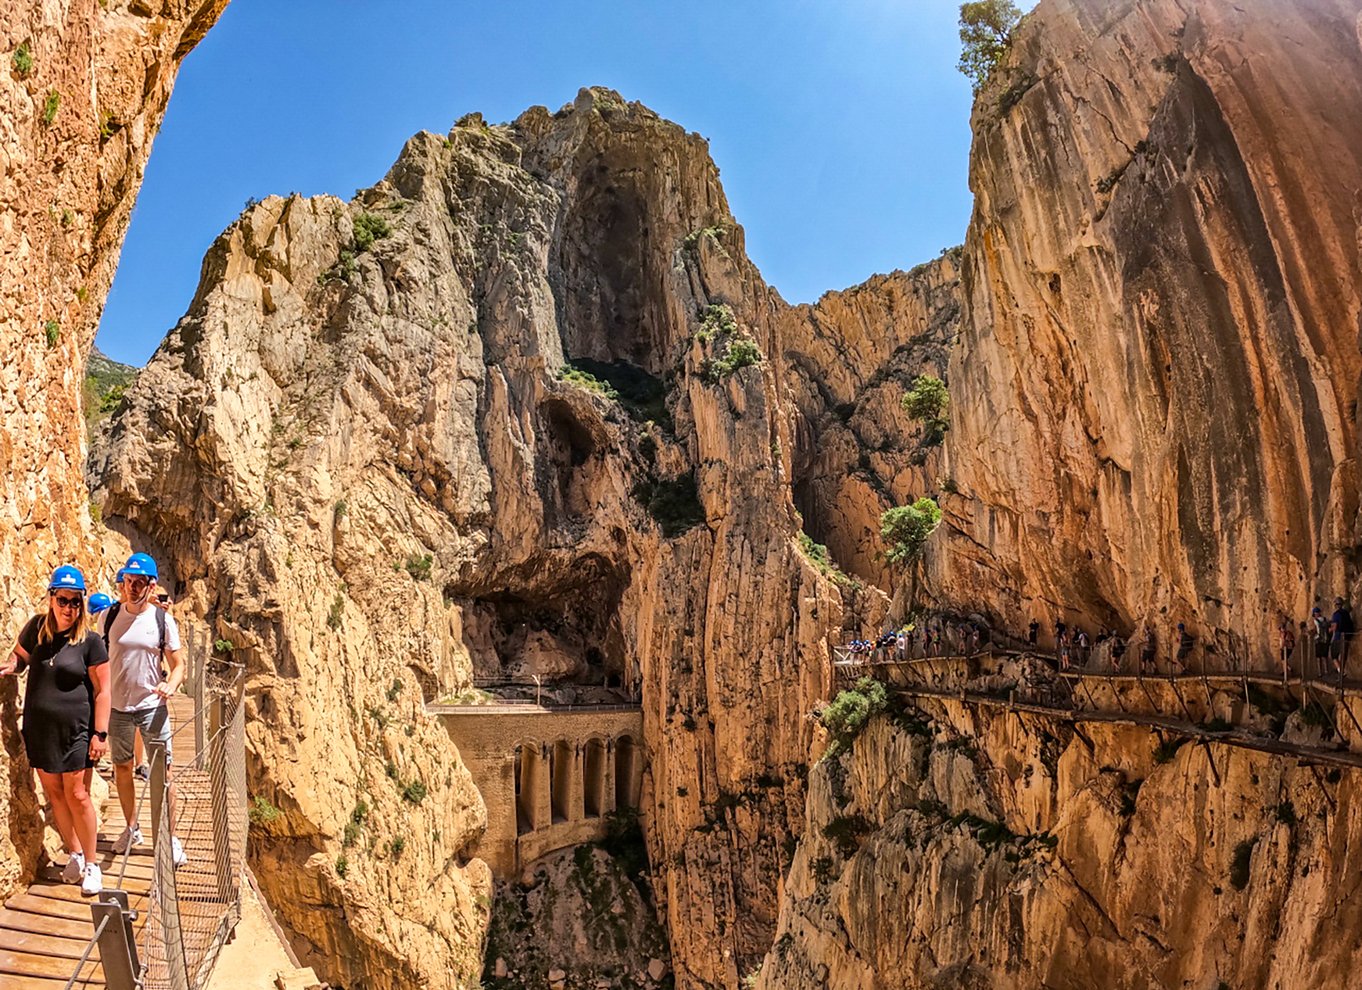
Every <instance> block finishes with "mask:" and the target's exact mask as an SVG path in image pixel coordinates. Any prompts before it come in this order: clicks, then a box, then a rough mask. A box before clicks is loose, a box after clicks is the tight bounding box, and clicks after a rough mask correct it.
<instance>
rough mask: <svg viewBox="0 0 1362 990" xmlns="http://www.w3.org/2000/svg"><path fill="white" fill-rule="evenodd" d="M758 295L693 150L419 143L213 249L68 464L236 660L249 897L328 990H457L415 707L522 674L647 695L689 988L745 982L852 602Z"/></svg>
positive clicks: (509, 140)
mask: <svg viewBox="0 0 1362 990" xmlns="http://www.w3.org/2000/svg"><path fill="white" fill-rule="evenodd" d="M380 221H381V222H380ZM366 228H367V229H372V230H377V231H379V236H377V237H376V238H375V239H374V240H373V242H372V244H364V243H361V241H356V240H355V237H356V234H355V231H356V230H357V229H359V230H363V229H366ZM385 231H386V232H385ZM720 305H722V306H725V307H727V309H717V308H711V307H718V306H720ZM784 309H785V307H784V305H783V304H782V303H781V302H780V301H779V299H778V298H777V297H776V296H775V295H774V294H773V293H772V292H770V291H769V290H768V289H767V288H766V287H765V285H764V284H763V283H762V281H761V279H760V277H759V276H758V274H757V273H756V271H755V269H754V268H753V267H752V265H751V264H750V262H748V261H747V259H746V257H745V255H744V253H743V242H742V230H741V228H740V227H738V226H737V225H736V224H735V223H734V222H733V220H732V218H731V217H730V216H729V215H728V208H727V203H726V201H725V199H724V195H723V192H722V189H721V188H720V186H719V183H718V176H717V170H716V169H715V167H714V165H713V163H712V162H711V161H710V158H709V155H708V151H707V149H706V146H705V143H704V141H703V140H702V139H701V138H699V137H698V136H697V135H694V134H688V133H686V132H685V131H683V130H682V129H681V128H679V127H677V126H676V125H674V124H671V123H668V122H666V121H663V120H661V119H659V118H658V117H657V116H656V115H655V114H653V113H652V112H651V111H649V110H647V109H646V108H644V107H642V106H640V105H638V104H626V103H625V102H624V101H623V100H622V99H621V98H620V97H619V96H618V95H617V94H614V93H611V92H609V91H605V90H583V91H582V93H581V94H580V96H579V97H578V99H577V100H576V101H575V102H574V103H572V104H570V105H568V106H566V107H563V108H562V109H561V110H559V111H558V112H557V113H550V112H549V111H547V110H545V109H543V108H534V109H531V110H529V111H527V112H526V113H524V114H523V115H521V116H520V117H519V118H518V119H517V120H516V121H515V122H513V123H512V124H509V125H504V126H498V127H489V126H487V125H486V124H485V123H484V122H483V121H482V119H481V118H480V117H479V116H477V115H473V116H471V117H468V118H465V119H464V120H462V121H461V122H460V123H459V125H457V126H456V127H455V128H453V129H452V130H451V131H450V132H449V134H448V135H439V136H437V135H433V134H428V133H422V134H418V135H416V136H415V137H413V138H412V139H411V140H410V141H409V142H408V144H407V146H406V148H405V149H404V150H403V151H402V154H401V155H400V157H399V158H398V160H397V162H396V163H395V164H394V166H393V168H392V169H391V171H390V172H389V174H388V175H387V177H386V178H385V179H383V181H381V182H380V183H378V184H377V185H375V186H374V187H372V188H370V189H367V190H364V191H362V192H361V193H360V194H359V196H358V197H357V198H356V200H355V201H353V202H351V203H344V202H341V201H340V200H337V199H333V198H330V197H318V198H313V199H304V198H301V197H292V198H289V199H280V198H278V197H271V198H269V199H266V200H265V201H264V202H262V203H260V204H258V205H256V206H253V207H252V208H250V209H248V210H247V211H246V212H245V213H244V214H243V215H242V217H241V218H240V219H239V220H238V221H237V222H236V223H235V224H233V225H232V227H230V228H229V229H228V230H227V231H226V232H224V233H223V234H222V236H221V237H220V238H219V239H218V241H217V243H216V244H214V246H213V247H212V249H211V250H210V251H209V253H208V256H207V258H206V259H205V263H204V277H203V282H202V284H201V286H200V289H199V292H198V293H197V295H196V301H195V303H194V306H193V308H191V310H190V311H189V313H187V314H186V316H185V317H184V318H183V319H182V320H181V321H180V323H179V325H178V326H177V327H176V328H175V330H174V331H173V332H172V333H171V334H170V336H169V337H168V338H167V340H166V342H165V343H164V344H163V345H162V347H161V348H160V350H159V351H158V352H157V355H156V356H155V357H154V358H153V360H152V361H151V363H150V364H149V365H148V367H147V369H146V370H145V371H144V372H143V373H142V375H141V376H140V377H139V379H138V382H137V383H136V385H135V386H133V387H132V388H131V389H130V390H129V392H128V402H127V407H126V409H125V410H124V411H123V412H122V413H121V414H120V415H119V416H118V417H117V418H116V419H115V420H114V421H113V423H112V425H111V429H110V432H109V441H108V444H107V446H106V447H104V448H103V449H102V450H101V451H99V452H98V454H97V456H96V458H95V459H94V461H95V463H94V473H95V474H96V475H97V476H98V477H100V478H101V479H102V489H101V491H100V492H99V494H98V497H99V499H100V501H101V504H102V508H103V512H104V516H105V518H106V519H108V520H110V521H111V522H112V523H113V524H114V525H115V526H117V527H119V528H124V527H127V528H129V531H130V532H134V533H136V534H137V541H138V542H139V545H144V546H149V547H153V548H155V549H156V551H157V552H158V553H159V555H160V556H159V558H158V559H160V560H163V561H164V562H165V569H166V571H167V573H168V575H169V579H170V580H172V581H173V582H175V583H176V584H177V586H178V587H179V589H180V594H179V595H178V596H177V600H178V601H179V602H180V603H181V607H182V608H184V609H186V610H187V611H188V612H189V613H191V614H192V615H193V616H195V617H196V619H197V620H198V621H205V622H207V623H209V624H211V626H212V633H211V635H212V636H213V638H215V639H218V638H221V639H229V640H231V643H232V645H233V647H234V652H233V655H234V656H235V657H237V658H238V659H241V660H243V661H244V662H245V663H246V664H247V667H248V671H249V676H250V688H249V702H248V704H249V705H250V709H249V711H250V719H249V722H248V725H249V729H248V746H249V754H250V755H249V762H250V776H251V785H252V790H253V793H255V794H257V795H259V796H260V797H262V798H263V799H264V800H267V801H269V802H270V804H272V805H273V806H274V807H276V808H278V809H279V810H280V811H281V812H282V814H281V815H280V816H279V817H278V818H275V819H273V820H272V821H270V822H268V823H265V824H264V825H263V827H262V828H260V829H258V830H257V833H256V837H255V840H254V842H253V845H252V850H253V856H254V859H255V862H256V865H257V875H258V876H259V877H260V879H261V883H262V886H263V888H264V890H265V892H266V893H267V895H268V896H269V897H270V900H271V903H272V904H273V906H274V908H275V910H276V911H277V913H278V914H279V916H280V918H281V920H282V921H283V922H284V923H285V924H286V925H287V926H289V927H290V928H291V929H292V930H293V931H294V932H295V933H297V935H298V936H299V939H298V941H299V945H300V954H301V955H303V957H304V958H303V961H304V963H305V964H306V965H312V966H315V968H316V969H317V971H318V973H319V974H321V975H323V977H324V978H326V979H328V980H331V981H333V982H338V983H342V984H345V985H350V984H352V983H357V982H363V983H364V984H365V985H366V986H371V987H380V988H393V990H396V988H398V987H406V986H412V985H415V984H417V983H421V984H424V985H428V986H431V987H437V988H444V987H449V988H452V987H455V986H459V985H462V983H463V982H466V981H468V980H470V979H472V978H475V977H476V976H477V975H478V974H479V970H480V968H481V960H480V955H481V950H482V938H483V935H484V932H485V925H486V915H485V905H486V903H487V901H486V896H487V894H488V893H489V876H488V872H487V870H486V867H485V866H484V865H483V864H482V862H481V860H479V859H477V858H476V853H477V841H478V837H479V835H480V833H481V830H482V828H483V822H484V818H485V811H484V809H483V807H482V802H481V799H480V797H479V795H478V793H477V792H476V790H475V789H474V787H473V785H472V782H471V779H470V778H469V776H468V774H467V772H466V770H465V768H464V767H463V765H462V763H461V762H460V759H459V755H458V753H457V752H456V751H455V750H454V749H453V747H451V746H450V744H449V742H448V739H447V737H446V736H445V735H444V733H443V732H442V731H441V730H440V728H439V726H438V725H437V724H436V723H435V722H434V720H432V719H429V718H427V717H426V716H425V714H424V712H423V711H422V708H421V702H422V701H423V700H425V701H431V700H435V699H437V698H440V697H443V696H446V695H451V694H458V693H459V692H461V691H463V690H464V689H465V688H467V686H468V685H469V681H470V677H471V676H472V675H475V674H476V675H486V676H498V675H505V674H507V673H511V672H520V673H524V672H525V671H527V670H528V671H533V670H537V669H541V668H542V669H545V670H547V669H548V668H550V667H551V668H553V669H554V670H558V671H560V672H567V673H570V674H572V676H574V677H579V678H587V679H592V678H594V679H596V680H603V679H607V678H608V679H609V680H611V681H619V682H621V683H622V684H623V685H625V686H626V687H628V688H629V689H631V690H632V691H634V692H636V693H637V694H638V695H639V696H640V697H641V703H642V706H643V712H644V714H643V722H644V735H645V742H646V748H647V767H648V769H647V773H646V776H645V780H644V788H643V789H644V795H643V806H642V809H641V811H642V818H643V822H644V826H645V831H646V835H647V840H648V846H649V852H650V856H651V862H652V870H651V873H652V896H653V899H654V901H655V902H656V903H657V905H658V906H659V909H660V911H661V913H662V917H663V919H664V920H665V922H666V924H667V928H668V931H669V933H670V937H671V942H672V946H671V949H672V951H671V965H672V967H673V968H674V970H675V972H676V978H677V984H678V986H682V987H703V986H725V987H736V986H737V984H738V981H739V979H740V978H741V976H742V975H743V974H744V973H745V972H747V971H748V970H749V969H750V968H751V967H752V966H754V965H755V964H756V962H757V961H759V960H760V958H761V956H762V954H763V953H764V952H765V951H766V949H767V947H768V946H769V944H770V939H771V935H772V932H773V931H774V923H775V910H776V893H777V889H778V887H779V883H780V878H781V876H782V875H783V873H784V871H785V870H786V869H787V868H788V866H789V863H790V855H791V849H792V847H793V841H794V838H795V836H796V835H797V833H798V830H799V828H800V824H801V822H802V818H803V795H804V784H803V781H804V778H805V774H806V768H807V762H808V754H809V752H810V748H811V744H812V736H813V727H812V724H811V723H810V722H809V721H808V720H807V719H806V718H805V716H806V714H807V712H808V711H809V710H810V709H811V708H812V706H813V704H814V703H815V701H816V700H817V699H818V698H819V697H821V696H822V695H823V694H824V693H826V690H827V678H828V667H827V661H828V655H829V645H830V640H833V639H835V638H837V637H838V636H840V633H839V632H838V631H837V630H838V629H839V626H840V623H841V617H842V605H841V597H840V594H839V592H838V591H837V589H836V587H835V586H834V585H833V583H832V582H831V581H830V580H829V579H828V578H826V577H824V576H822V575H821V574H820V573H819V571H818V569H817V568H816V567H815V566H814V565H813V564H811V563H810V562H809V561H808V560H807V559H806V558H805V556H804V554H803V553H802V552H801V550H800V548H799V544H798V542H797V539H796V535H797V533H798V530H799V524H798V520H797V516H796V513H795V510H794V504H793V501H792V498H791V494H790V479H789V475H788V473H787V472H788V466H787V463H786V461H785V458H784V456H783V452H782V437H785V436H787V435H788V434H787V432H786V431H787V424H788V423H789V422H790V421H791V419H792V417H793V416H794V412H793V408H792V406H791V405H790V401H789V399H788V397H787V396H786V395H785V393H784V391H783V390H782V389H781V388H780V386H779V377H780V369H779V366H778V365H777V364H776V363H775V362H773V361H772V360H770V359H769V358H767V357H766V355H771V354H773V353H776V351H777V339H778V336H777V323H778V317H779V315H780V314H781V313H782V312H783V311H784ZM741 338H750V339H751V340H752V341H753V342H755V344H756V345H757V347H758V348H759V350H760V355H758V359H757V360H755V362H754V363H749V364H746V365H743V363H742V362H741V361H736V360H735V361H733V362H732V367H729V366H726V365H724V364H723V359H724V358H725V357H726V356H728V355H729V354H730V345H731V344H732V343H733V342H734V341H735V340H738V341H740V340H741ZM740 352H741V347H740V348H739V349H738V351H736V352H734V353H735V354H736V353H740ZM565 358H571V359H574V360H578V361H582V360H586V361H597V362H605V363H607V364H609V363H610V362H627V364H628V368H627V369H626V368H623V366H621V365H615V366H614V368H613V369H610V368H606V369H605V370H602V367H601V366H600V365H593V366H592V367H594V368H595V370H596V372H597V373H599V374H600V375H601V376H606V377H609V376H611V375H614V376H615V377H616V380H617V385H618V387H619V389H620V392H621V393H622V396H621V398H619V399H615V398H610V397H608V396H607V395H605V394H602V392H601V391H600V390H599V389H596V388H592V387H590V383H589V381H588V382H585V383H583V381H584V380H583V379H580V378H578V379H576V380H574V379H571V378H563V377H561V375H560V371H561V370H562V369H563V368H564V361H565ZM631 386H641V387H642V389H643V392H645V393H646V392H648V391H649V390H652V394H651V396H649V395H646V394H643V395H641V394H638V393H636V392H632V391H630V389H631ZM689 479H693V483H692V482H691V481H690V480H689ZM860 597H862V598H865V599H867V600H871V599H873V598H874V597H875V596H873V595H871V594H870V593H868V592H862V593H861V595H860ZM882 597H883V596H880V598H881V600H882ZM879 608H880V610H881V611H882V609H883V605H882V604H881V605H880V606H879ZM516 742H517V740H508V746H513V745H515V743H516ZM412 780H420V781H421V782H423V783H424V784H425V785H426V788H427V793H426V795H425V796H424V798H423V799H422V800H421V801H420V802H419V804H418V803H414V802H413V801H411V800H410V798H409V796H407V797H404V794H403V789H404V787H405V786H406V785H407V784H408V783H409V782H410V781H412ZM360 802H363V805H364V808H363V813H362V814H360V815H359V816H358V819H359V820H358V821H357V818H356V810H355V809H356V808H357V807H358V806H359V804H360ZM348 826H349V827H348ZM355 826H358V827H355ZM397 837H403V838H405V843H404V844H403V846H402V848H401V851H400V853H394V852H393V847H392V842H393V840H394V839H395V838H397ZM341 857H344V864H343V865H344V870H343V873H344V875H343V876H341V875H340V873H341V872H342V871H340V870H338V869H337V863H338V860H340V858H341ZM647 963H648V960H642V961H641V962H640V966H641V967H642V966H646V965H647Z"/></svg>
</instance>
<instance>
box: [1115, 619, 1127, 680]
mask: <svg viewBox="0 0 1362 990" xmlns="http://www.w3.org/2000/svg"><path fill="white" fill-rule="evenodd" d="M1125 655H1126V641H1125V640H1123V639H1122V638H1121V637H1120V636H1118V635H1116V630H1114V629H1113V630H1112V633H1111V671H1112V673H1113V674H1119V673H1120V672H1121V659H1122V658H1123V657H1124V656H1125Z"/></svg>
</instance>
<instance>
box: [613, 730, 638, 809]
mask: <svg viewBox="0 0 1362 990" xmlns="http://www.w3.org/2000/svg"><path fill="white" fill-rule="evenodd" d="M638 768H639V751H638V744H637V743H635V742H634V737H633V736H628V735H625V736H620V737H619V738H618V739H616V740H615V807H616V808H637V807H638V781H637V778H638Z"/></svg>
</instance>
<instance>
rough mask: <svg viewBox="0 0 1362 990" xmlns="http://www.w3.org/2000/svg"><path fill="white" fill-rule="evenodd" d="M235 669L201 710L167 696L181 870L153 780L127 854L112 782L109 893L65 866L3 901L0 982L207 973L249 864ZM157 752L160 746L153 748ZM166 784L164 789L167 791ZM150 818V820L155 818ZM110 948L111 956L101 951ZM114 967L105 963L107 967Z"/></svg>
mask: <svg viewBox="0 0 1362 990" xmlns="http://www.w3.org/2000/svg"><path fill="white" fill-rule="evenodd" d="M241 681H242V678H241V677H240V676H239V675H238V676H237V677H236V682H235V684H234V685H232V686H231V689H230V690H223V689H222V686H221V685H219V686H218V687H219V690H218V691H215V692H213V693H212V696H211V697H209V698H207V699H206V700H204V703H203V704H201V705H199V706H197V707H196V703H195V701H194V699H192V698H190V697H188V696H185V695H177V696H175V697H174V698H172V699H171V700H170V702H169V707H170V714H171V719H172V727H173V732H174V736H173V743H172V745H173V748H174V750H175V755H176V762H177V768H176V771H175V774H174V783H175V792H176V797H177V808H178V815H177V821H176V829H175V831H176V835H177V837H178V838H179V839H180V841H181V843H182V844H183V846H184V850H185V853H186V855H187V857H188V862H187V863H185V865H183V866H181V867H180V868H179V869H175V868H174V867H173V865H172V864H171V861H170V850H169V843H168V842H164V843H156V842H155V840H154V838H153V836H155V835H156V832H157V828H156V825H157V823H158V822H159V824H160V825H161V828H162V835H166V834H168V833H166V832H165V831H164V828H165V822H164V819H163V818H162V817H161V813H162V808H163V805H164V800H163V799H160V800H158V799H157V798H156V790H155V788H156V786H157V785H160V786H162V787H163V786H164V782H163V777H162V775H161V774H159V773H155V774H153V776H152V780H151V781H141V780H137V781H136V789H137V798H136V808H137V812H138V814H137V817H138V820H139V822H140V824H141V825H142V827H143V832H144V834H145V835H146V837H147V841H146V842H145V843H144V844H143V845H141V846H139V847H136V848H134V849H131V850H129V851H128V852H127V853H125V854H116V853H114V851H113V843H114V842H115V840H116V839H117V838H118V836H119V835H120V834H121V833H122V831H123V828H124V826H125V824H126V821H125V819H124V817H123V812H122V809H121V807H120V805H119V802H118V798H117V794H116V792H115V789H114V785H113V781H112V771H111V769H108V768H102V769H101V770H100V771H99V773H100V776H101V777H103V778H104V779H105V781H106V782H108V785H109V794H108V798H107V800H106V801H105V802H104V805H103V807H102V808H101V809H100V823H99V845H98V851H99V865H100V868H101V870H102V871H103V873H104V891H103V892H102V893H101V894H100V895H99V896H97V897H84V896H82V894H81V890H80V886H79V885H78V884H65V883H62V882H61V881H60V880H59V879H58V878H57V874H58V873H59V868H58V867H54V866H48V867H47V868H46V869H45V874H46V875H44V876H42V877H40V878H38V879H36V880H35V881H34V882H33V883H32V884H31V885H30V886H29V887H28V889H27V890H26V891H24V892H23V893H21V894H15V895H14V896H13V897H11V898H10V899H9V900H8V901H7V902H6V903H5V905H4V907H3V908H0V990H63V988H65V987H68V986H69V987H75V988H97V987H98V988H102V987H108V988H110V990H133V988H140V990H162V988H165V990H191V988H197V987H201V986H202V985H203V983H204V981H206V979H207V976H208V974H209V973H210V972H211V969H212V963H213V961H214V959H215V958H216V954H217V950H218V949H219V948H220V947H221V945H222V943H223V941H224V939H225V938H226V936H227V935H228V934H230V932H231V929H232V926H233V924H234V923H235V921H236V911H237V909H238V904H239V893H240V878H241V875H242V869H243V867H244V864H245V842H246V807H245V766H244V745H243V744H244V722H243V719H244V705H243V704H242V695H241V690H240V685H241ZM148 756H149V757H150V758H152V759H154V757H155V751H154V750H152V751H150V752H149V753H148ZM162 793H163V792H162ZM149 826H150V827H149ZM102 954H103V955H102ZM106 966H107V968H108V970H109V971H108V972H107V973H106V971H105V970H106Z"/></svg>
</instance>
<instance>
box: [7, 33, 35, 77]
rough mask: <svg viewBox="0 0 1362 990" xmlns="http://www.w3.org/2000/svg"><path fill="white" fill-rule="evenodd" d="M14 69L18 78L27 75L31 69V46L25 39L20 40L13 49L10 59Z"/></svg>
mask: <svg viewBox="0 0 1362 990" xmlns="http://www.w3.org/2000/svg"><path fill="white" fill-rule="evenodd" d="M11 61H12V63H13V65H14V71H15V72H16V73H18V74H19V78H21V79H22V78H23V77H24V76H27V75H28V74H29V73H30V72H32V71H33V46H31V45H30V44H29V43H28V42H27V41H24V42H20V44H19V47H18V48H16V49H14V55H13V57H12V59H11Z"/></svg>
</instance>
